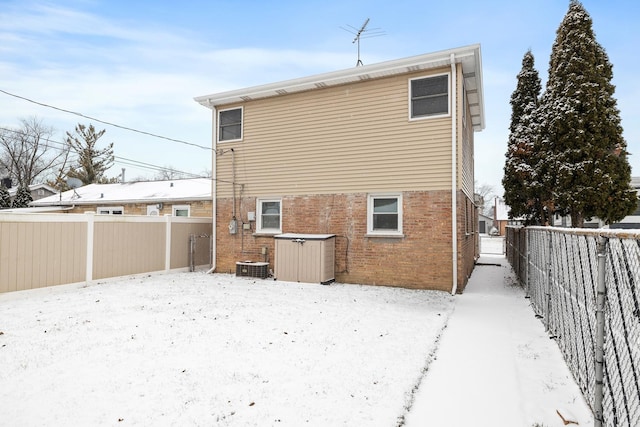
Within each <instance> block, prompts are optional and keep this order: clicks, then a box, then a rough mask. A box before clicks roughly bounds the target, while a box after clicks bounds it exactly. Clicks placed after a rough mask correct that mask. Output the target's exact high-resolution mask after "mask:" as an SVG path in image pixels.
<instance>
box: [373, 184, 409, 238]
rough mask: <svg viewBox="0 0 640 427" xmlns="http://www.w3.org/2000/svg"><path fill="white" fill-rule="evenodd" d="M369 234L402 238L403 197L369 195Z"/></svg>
mask: <svg viewBox="0 0 640 427" xmlns="http://www.w3.org/2000/svg"><path fill="white" fill-rule="evenodd" d="M367 202H368V203H367V234H369V235H389V236H402V195H401V194H369V196H368V200H367Z"/></svg>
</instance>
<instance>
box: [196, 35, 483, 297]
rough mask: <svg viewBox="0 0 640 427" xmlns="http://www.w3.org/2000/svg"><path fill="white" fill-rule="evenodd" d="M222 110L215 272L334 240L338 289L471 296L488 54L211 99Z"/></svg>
mask: <svg viewBox="0 0 640 427" xmlns="http://www.w3.org/2000/svg"><path fill="white" fill-rule="evenodd" d="M196 101H197V102H199V103H200V104H202V105H203V106H205V107H207V108H210V109H211V110H212V113H213V114H212V118H213V129H214V134H213V149H214V156H213V179H214V186H213V211H214V216H213V217H214V220H213V221H214V227H213V228H214V230H215V231H214V233H215V235H216V238H215V239H214V240H215V248H214V254H213V256H214V266H215V268H216V269H217V271H219V272H233V271H234V268H235V264H236V262H237V261H242V260H254V261H267V262H269V263H270V266H273V263H274V258H273V251H274V236H277V235H280V234H281V233H325V234H326V233H330V234H335V236H336V240H335V273H336V280H337V281H339V282H343V283H361V284H372V285H389V286H401V287H408V288H420V289H440V290H446V291H450V292H453V293H456V292H461V291H462V290H463V289H464V286H465V285H466V283H467V280H468V277H469V276H470V274H471V271H472V270H473V266H474V263H475V259H476V257H477V249H476V247H477V245H476V244H475V241H476V237H477V236H476V234H477V211H476V208H475V204H474V132H477V131H480V130H482V129H483V128H484V103H483V87H482V62H481V54H480V46H479V45H472V46H467V47H462V48H456V49H450V50H446V51H442V52H436V53H430V54H425V55H419V56H414V57H409V58H404V59H398V60H394V61H388V62H383V63H378V64H372V65H366V66H360V67H354V68H350V69H347V70H342V71H336V72H330V73H326V74H320V75H315V76H311V77H303V78H299V79H294V80H289V81H284V82H280V83H273V84H266V85H263V86H257V87H250V88H246V89H239V90H233V91H229V92H224V93H217V94H212V95H206V96H200V97H197V98H196Z"/></svg>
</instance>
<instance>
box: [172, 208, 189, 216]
mask: <svg viewBox="0 0 640 427" xmlns="http://www.w3.org/2000/svg"><path fill="white" fill-rule="evenodd" d="M177 210H186V211H187V217H190V216H191V206H189V205H173V206H172V207H171V215H173V216H177V215H176V211H177Z"/></svg>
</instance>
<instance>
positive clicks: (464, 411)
mask: <svg viewBox="0 0 640 427" xmlns="http://www.w3.org/2000/svg"><path fill="white" fill-rule="evenodd" d="M560 415H562V417H564V418H565V419H566V420H571V421H575V422H577V423H579V425H580V426H592V425H593V417H592V415H591V412H590V410H589V408H588V406H587V405H586V403H585V402H584V400H583V398H582V394H581V393H580V390H579V389H578V387H577V385H576V384H575V382H574V381H573V378H572V376H571V373H570V372H569V370H568V368H567V367H566V364H565V362H564V360H563V359H562V356H561V353H560V350H559V348H558V346H557V344H556V343H555V341H553V340H551V339H549V337H548V335H547V334H546V333H545V331H544V326H543V324H542V323H541V322H540V320H538V319H536V318H535V316H534V313H533V309H532V308H531V307H530V305H529V300H528V299H525V295H524V291H523V290H522V288H521V287H519V286H517V285H515V279H514V276H513V274H512V271H511V268H510V267H509V265H508V263H507V261H506V259H505V258H504V256H501V255H484V256H482V257H481V258H480V259H479V261H478V265H477V266H476V268H475V270H474V272H473V275H472V276H471V279H470V281H469V284H468V286H467V288H466V290H465V292H464V294H463V295H459V296H457V297H456V306H455V310H454V312H453V314H452V315H451V317H450V319H449V322H448V325H447V327H446V329H445V330H444V332H443V335H442V337H441V339H440V343H439V346H438V350H437V352H436V354H435V360H433V361H432V363H431V364H430V366H429V369H428V371H427V373H426V374H425V376H424V378H423V380H422V383H421V385H420V387H419V389H418V391H417V392H416V394H415V400H414V403H413V405H412V408H411V410H410V412H409V414H408V415H407V416H406V417H405V426H407V427H423V426H435V427H446V426H453V427H461V426H473V427H481V426H491V427H500V426H504V427H518V426H525V427H542V426H544V427H552V426H564V425H565V424H564V423H563V421H562V418H561V416H560Z"/></svg>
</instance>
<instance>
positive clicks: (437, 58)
mask: <svg viewBox="0 0 640 427" xmlns="http://www.w3.org/2000/svg"><path fill="white" fill-rule="evenodd" d="M452 54H453V55H454V56H455V57H456V61H457V60H458V59H459V58H461V57H469V56H473V57H474V58H475V60H474V64H475V67H476V69H475V70H474V71H475V72H476V78H478V87H479V88H480V89H481V91H482V62H481V58H480V44H473V45H468V46H462V47H457V48H453V49H447V50H442V51H438V52H433V53H427V54H422V55H416V56H411V57H407V58H401V59H395V60H391V61H385V62H379V63H375V64H370V65H363V66H359V67H353V68H348V69H344V70H339V71H332V72H328V73H323V74H317V75H312V76H307V77H301V78H296V79H291V80H284V81H281V82H276V83H268V84H265V85H259V86H251V87H247V88H242V89H236V90H231V91H226V92H219V93H213V94H210V95H204V96H198V97H195V98H194V100H195V101H196V102H198V103H199V104H201V105H203V106H205V107H207V108H211V109H213V108H214V107H217V106H222V105H226V104H232V103H237V102H243V101H250V100H253V99H261V98H268V97H275V96H281V95H285V94H289V93H295V92H301V91H306V90H313V89H320V88H324V87H327V86H336V85H340V84H347V83H352V82H357V81H361V80H369V79H373V78H380V77H383V74H384V75H394V74H404V73H407V72H411V71H414V70H415V71H419V70H421V69H429V68H436V67H440V66H444V65H446V64H450V61H451V60H450V58H451V55H452ZM371 75H374V76H375V75H379V77H371ZM480 96H481V99H482V95H481V94H480ZM481 105H482V103H481ZM481 108H482V110H483V111H482V120H481V121H482V124H481V128H484V106H482V107H481Z"/></svg>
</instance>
